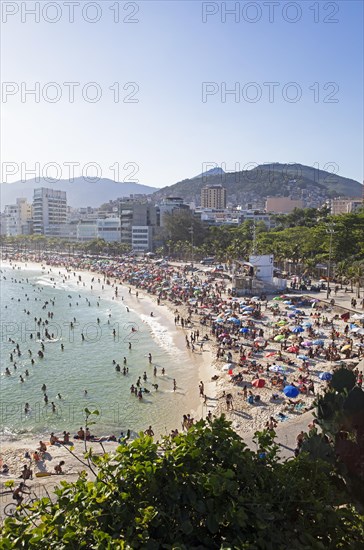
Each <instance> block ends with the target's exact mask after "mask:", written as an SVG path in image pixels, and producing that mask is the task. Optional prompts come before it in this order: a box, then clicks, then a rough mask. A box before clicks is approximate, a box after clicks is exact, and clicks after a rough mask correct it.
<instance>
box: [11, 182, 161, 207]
mask: <svg viewBox="0 0 364 550" xmlns="http://www.w3.org/2000/svg"><path fill="white" fill-rule="evenodd" d="M38 187H48V188H51V189H59V190H61V191H66V192H67V204H69V205H70V206H72V207H74V208H79V207H82V206H92V207H94V208H95V207H98V206H100V205H101V204H102V203H104V202H107V201H109V200H113V199H117V198H119V197H127V196H130V195H136V194H143V195H144V194H145V195H150V194H152V193H154V192H155V191H156V190H157V188H156V187H149V186H147V185H141V184H139V183H127V182H116V181H113V180H110V179H106V178H103V179H100V180H98V181H97V182H93V183H91V182H90V181H88V180H86V179H85V178H83V177H80V178H75V179H74V180H73V181H72V182H71V181H69V180H57V181H56V182H52V183H50V182H49V181H48V180H44V179H43V178H40V179H38V180H35V179H31V180H27V181H26V182H24V181H17V182H15V183H1V184H0V196H1V201H0V204H1V210H4V206H5V205H6V204H14V203H15V201H16V199H17V198H18V197H25V198H27V199H28V201H30V202H32V200H33V191H34V189H37V188H38Z"/></svg>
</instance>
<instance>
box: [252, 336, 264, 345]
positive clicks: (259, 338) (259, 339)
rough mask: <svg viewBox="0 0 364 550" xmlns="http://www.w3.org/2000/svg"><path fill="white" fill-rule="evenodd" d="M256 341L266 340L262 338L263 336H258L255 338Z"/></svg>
mask: <svg viewBox="0 0 364 550" xmlns="http://www.w3.org/2000/svg"><path fill="white" fill-rule="evenodd" d="M254 342H262V343H264V342H265V340H264V338H262V337H261V336H258V337H257V338H254Z"/></svg>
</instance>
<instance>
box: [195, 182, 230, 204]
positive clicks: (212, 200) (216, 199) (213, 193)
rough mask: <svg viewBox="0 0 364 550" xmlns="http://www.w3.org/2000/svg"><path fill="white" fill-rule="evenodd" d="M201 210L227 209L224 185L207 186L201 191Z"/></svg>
mask: <svg viewBox="0 0 364 550" xmlns="http://www.w3.org/2000/svg"><path fill="white" fill-rule="evenodd" d="M201 208H226V189H225V187H223V186H222V185H206V187H203V188H202V189H201Z"/></svg>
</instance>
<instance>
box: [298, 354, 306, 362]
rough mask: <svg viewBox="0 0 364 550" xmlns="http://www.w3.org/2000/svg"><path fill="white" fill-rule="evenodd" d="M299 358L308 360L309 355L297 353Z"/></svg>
mask: <svg viewBox="0 0 364 550" xmlns="http://www.w3.org/2000/svg"><path fill="white" fill-rule="evenodd" d="M297 358H298V359H302V361H306V359H308V357H307V355H297Z"/></svg>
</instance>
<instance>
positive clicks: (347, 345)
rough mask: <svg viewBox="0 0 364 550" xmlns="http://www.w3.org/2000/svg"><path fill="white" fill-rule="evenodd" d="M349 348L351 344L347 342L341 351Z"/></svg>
mask: <svg viewBox="0 0 364 550" xmlns="http://www.w3.org/2000/svg"><path fill="white" fill-rule="evenodd" d="M348 349H350V346H349V344H346V346H343V347H342V348H341V351H347V350H348Z"/></svg>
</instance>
